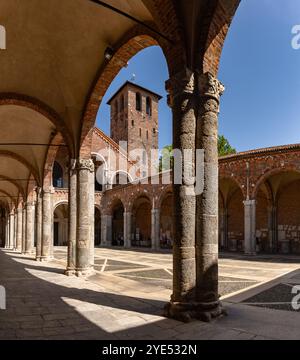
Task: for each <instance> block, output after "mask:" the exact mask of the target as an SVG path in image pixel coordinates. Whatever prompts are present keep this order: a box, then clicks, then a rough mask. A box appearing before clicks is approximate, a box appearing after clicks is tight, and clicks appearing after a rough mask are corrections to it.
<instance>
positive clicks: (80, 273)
mask: <svg viewBox="0 0 300 360" xmlns="http://www.w3.org/2000/svg"><path fill="white" fill-rule="evenodd" d="M93 274H95V271H94V268H92V267H88V268H77V269H75V275H76V276H77V277H86V276H91V275H93Z"/></svg>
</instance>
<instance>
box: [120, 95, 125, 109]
mask: <svg viewBox="0 0 300 360" xmlns="http://www.w3.org/2000/svg"><path fill="white" fill-rule="evenodd" d="M124 107H125V100H124V95H122V97H121V103H120V111H123V110H124Z"/></svg>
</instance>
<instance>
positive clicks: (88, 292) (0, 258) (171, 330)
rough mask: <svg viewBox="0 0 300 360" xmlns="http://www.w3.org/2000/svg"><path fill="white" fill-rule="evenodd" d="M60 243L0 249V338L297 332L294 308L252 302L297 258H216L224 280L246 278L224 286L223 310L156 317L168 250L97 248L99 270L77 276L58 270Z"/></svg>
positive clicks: (285, 276)
mask: <svg viewBox="0 0 300 360" xmlns="http://www.w3.org/2000/svg"><path fill="white" fill-rule="evenodd" d="M65 250H66V249H65V248H56V249H55V257H56V259H55V260H54V261H52V262H49V263H38V262H36V261H34V259H33V257H24V255H20V254H17V253H14V252H12V251H8V250H1V251H0V285H2V286H4V287H5V288H6V292H7V309H6V310H0V339H76V340H79V339H96V340H101V339H103V340H104V339H106V340H112V339H135V340H136V339H148V340H154V339H174V340H175V339H182V340H184V339H187V340H196V339H281V338H288V339H300V327H299V320H300V314H299V312H296V311H286V310H274V308H270V307H268V308H267V307H263V306H260V304H257V302H258V303H259V302H263V301H264V298H261V299H258V300H259V301H258V300H257V299H255V296H258V294H261V293H264V292H265V291H266V290H268V289H270V288H271V289H272V288H273V287H276V286H278V285H280V284H282V283H284V284H286V283H292V284H296V283H297V282H299V279H300V272H299V270H297V269H299V263H298V259H297V258H296V259H292V258H284V259H280V258H278V259H277V258H271V257H266V258H261V259H256V260H255V261H254V260H253V261H251V259H250V260H249V259H247V260H243V259H242V258H239V257H232V258H229V257H226V258H225V259H221V260H220V269H221V271H220V277H221V278H223V279H225V280H224V282H225V283H226V282H228V283H230V281H231V282H232V284H236V282H239V281H238V280H236V279H243V281H241V282H243V283H244V285H245V284H246V286H244V285H243V286H244V287H242V289H240V288H239V289H238V290H237V288H235V287H233V288H232V289H231V290H228V289H227V291H226V292H225V295H224V298H225V300H224V301H223V302H224V305H225V307H226V308H227V310H228V312H229V316H227V317H223V318H221V319H219V320H217V321H214V322H212V323H209V324H207V323H202V322H199V321H194V322H191V323H188V324H184V323H180V322H178V321H175V320H172V319H166V318H164V317H162V308H163V306H164V304H165V303H166V302H167V301H168V299H169V296H170V289H169V277H168V276H169V275H171V273H172V258H171V254H167V253H150V252H137V251H125V250H112V249H96V252H95V253H96V257H95V263H96V267H97V272H96V273H95V275H93V276H91V277H90V278H88V279H83V278H76V277H66V276H65V275H63V271H64V268H65ZM247 269H248V270H247ZM162 270H163V271H164V273H162V272H161V271H162ZM139 272H142V274H141V273H139ZM148 272H149V273H148ZM126 273H127V275H128V274H129V273H131V274H133V275H132V277H130V276H124V274H126ZM136 273H138V274H136ZM162 274H164V275H162ZM165 274H167V275H165ZM121 275H122V276H121ZM143 278H144V279H146V280H145V281H144V280H143ZM149 278H150V280H151V281H149ZM299 283H300V282H299ZM246 288H247V289H246ZM245 289H246V290H245ZM230 291H231V292H230ZM271 293H272V291H271ZM277 293H278V291H277ZM267 297H268V296H267ZM249 298H250V300H251V298H252V299H253V298H254V300H251V301H249V300H247V299H249ZM275 300H276V299H275ZM272 301H274V299H272ZM251 302H252V303H251ZM249 303H251V304H249ZM257 305H258V306H257Z"/></svg>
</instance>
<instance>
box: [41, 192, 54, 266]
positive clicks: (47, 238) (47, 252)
mask: <svg viewBox="0 0 300 360" xmlns="http://www.w3.org/2000/svg"><path fill="white" fill-rule="evenodd" d="M51 197H52V192H51V189H43V199H42V255H41V261H47V260H50V259H51V253H52V250H51V248H52V245H53V244H52V242H53V239H52V226H53V225H52V214H51V213H52V201H51Z"/></svg>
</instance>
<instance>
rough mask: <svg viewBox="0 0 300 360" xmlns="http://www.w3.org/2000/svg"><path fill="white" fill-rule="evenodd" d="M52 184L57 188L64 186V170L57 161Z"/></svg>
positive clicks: (54, 166) (54, 165)
mask: <svg viewBox="0 0 300 360" xmlns="http://www.w3.org/2000/svg"><path fill="white" fill-rule="evenodd" d="M52 184H53V186H54V187H55V188H63V187H64V171H63V168H62V167H61V166H60V164H59V163H58V162H57V161H54V164H53V172H52Z"/></svg>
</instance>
